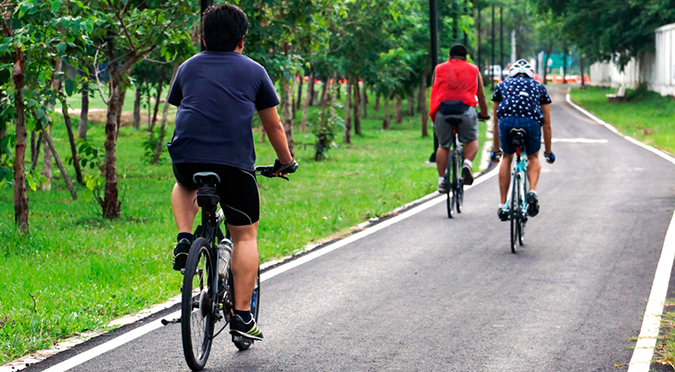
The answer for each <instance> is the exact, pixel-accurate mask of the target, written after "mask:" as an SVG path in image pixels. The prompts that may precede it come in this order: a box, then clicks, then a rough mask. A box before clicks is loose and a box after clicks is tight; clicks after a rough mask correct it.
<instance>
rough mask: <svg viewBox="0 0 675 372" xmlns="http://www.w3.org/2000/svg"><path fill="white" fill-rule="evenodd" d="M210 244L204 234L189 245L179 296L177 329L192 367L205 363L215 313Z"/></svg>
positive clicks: (199, 368) (201, 367)
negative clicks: (180, 296)
mask: <svg viewBox="0 0 675 372" xmlns="http://www.w3.org/2000/svg"><path fill="white" fill-rule="evenodd" d="M212 259H213V257H212V254H211V245H210V244H209V242H208V241H207V240H206V239H204V238H199V239H197V240H195V242H194V243H193V244H192V247H191V248H190V254H189V255H188V260H187V264H186V266H185V274H184V277H183V287H182V298H181V333H182V339H183V354H185V361H186V362H187V364H188V367H190V369H191V370H193V371H200V370H202V369H203V368H204V365H206V361H207V360H208V358H209V354H210V352H211V343H212V336H213V327H214V322H215V316H214V313H213V306H214V301H213V299H214V293H213V287H212V284H213V283H214V280H215V277H216V275H217V274H216V273H215V272H214V270H213V266H214V265H213V261H212Z"/></svg>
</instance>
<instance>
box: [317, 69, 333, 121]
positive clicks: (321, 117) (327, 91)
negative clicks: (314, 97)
mask: <svg viewBox="0 0 675 372" xmlns="http://www.w3.org/2000/svg"><path fill="white" fill-rule="evenodd" d="M335 79H336V83H337V77H336V78H335ZM329 88H330V79H327V80H326V85H325V89H326V95H325V98H326V99H323V100H322V103H321V114H320V116H319V121H320V122H322V121H323V117H324V115H326V106H327V105H328V97H329V96H330V94H329Z"/></svg>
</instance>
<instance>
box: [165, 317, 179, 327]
mask: <svg viewBox="0 0 675 372" xmlns="http://www.w3.org/2000/svg"><path fill="white" fill-rule="evenodd" d="M161 323H162V325H165V326H166V325H169V324H178V323H180V318H175V319H162V320H161Z"/></svg>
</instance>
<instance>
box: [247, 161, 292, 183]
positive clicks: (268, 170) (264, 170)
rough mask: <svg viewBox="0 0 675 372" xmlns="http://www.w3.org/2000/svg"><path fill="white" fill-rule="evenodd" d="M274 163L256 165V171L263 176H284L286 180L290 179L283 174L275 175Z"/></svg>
mask: <svg viewBox="0 0 675 372" xmlns="http://www.w3.org/2000/svg"><path fill="white" fill-rule="evenodd" d="M272 172H274V165H268V166H262V167H255V173H256V174H259V175H261V176H264V177H267V178H275V177H278V178H283V179H285V180H286V181H289V179H288V177H286V176H282V175H281V174H279V175H274V173H272Z"/></svg>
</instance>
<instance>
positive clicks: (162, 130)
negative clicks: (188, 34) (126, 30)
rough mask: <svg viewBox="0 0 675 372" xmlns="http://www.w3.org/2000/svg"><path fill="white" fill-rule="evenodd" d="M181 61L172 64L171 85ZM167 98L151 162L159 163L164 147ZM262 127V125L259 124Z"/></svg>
mask: <svg viewBox="0 0 675 372" xmlns="http://www.w3.org/2000/svg"><path fill="white" fill-rule="evenodd" d="M180 64H181V61H180V60H176V61H175V62H174V64H173V72H172V73H171V82H170V83H169V86H172V85H173V81H174V80H176V74H177V73H178V67H180ZM169 106H170V104H169V100H166V102H164V111H163V112H162V124H161V126H160V127H159V137H158V138H157V145H156V146H155V153H154V154H153V155H152V164H153V165H157V164H159V156H160V155H161V154H162V149H163V148H164V136H166V122H167V120H168V116H169ZM260 127H261V128H262V125H260Z"/></svg>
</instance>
